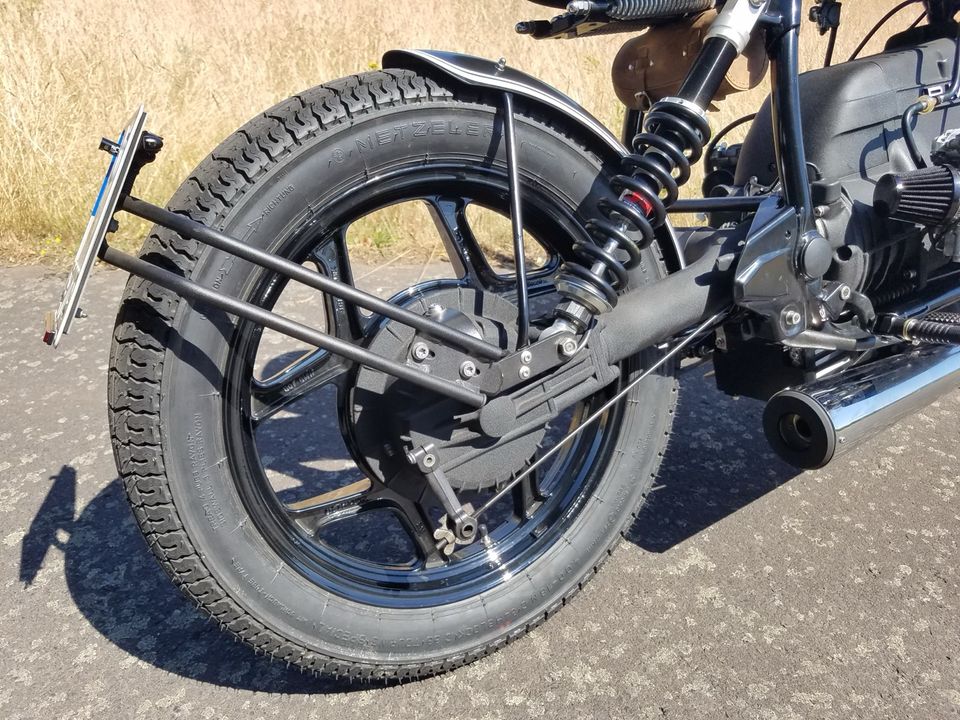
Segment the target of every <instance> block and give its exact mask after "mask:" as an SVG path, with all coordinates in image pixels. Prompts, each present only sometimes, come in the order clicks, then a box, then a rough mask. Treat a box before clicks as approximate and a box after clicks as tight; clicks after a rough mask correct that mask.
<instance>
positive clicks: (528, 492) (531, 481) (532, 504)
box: [513, 468, 548, 520]
mask: <svg viewBox="0 0 960 720" xmlns="http://www.w3.org/2000/svg"><path fill="white" fill-rule="evenodd" d="M547 497H548V496H547V495H545V494H544V493H543V491H542V490H541V489H540V469H539V468H536V469H535V470H534V471H533V472H532V473H530V474H529V475H527V476H526V477H525V478H523V480H521V481H520V482H519V483H518V484H517V485H516V486H515V487H514V488H513V513H514V515H515V516H516V517H517V519H519V520H527V519H529V518H531V517H533V513H534V512H536V510H537V508H538V507H540V505H542V504H543V501H544V500H546V499H547Z"/></svg>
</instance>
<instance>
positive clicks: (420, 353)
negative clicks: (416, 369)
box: [410, 342, 430, 362]
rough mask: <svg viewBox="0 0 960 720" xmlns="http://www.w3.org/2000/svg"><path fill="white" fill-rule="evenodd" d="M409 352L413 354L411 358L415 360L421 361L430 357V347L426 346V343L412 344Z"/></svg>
mask: <svg viewBox="0 0 960 720" xmlns="http://www.w3.org/2000/svg"><path fill="white" fill-rule="evenodd" d="M410 354H411V355H413V359H414V360H416V361H417V362H423V361H424V360H426V359H427V358H428V357H430V348H428V347H427V346H426V343H422V342H418V343H416V344H414V346H413V348H412V349H411V350H410Z"/></svg>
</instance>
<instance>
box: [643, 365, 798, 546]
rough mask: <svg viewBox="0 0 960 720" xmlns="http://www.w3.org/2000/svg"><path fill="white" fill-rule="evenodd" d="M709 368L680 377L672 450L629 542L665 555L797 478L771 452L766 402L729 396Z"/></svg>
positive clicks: (790, 468) (790, 469)
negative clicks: (765, 423) (764, 416)
mask: <svg viewBox="0 0 960 720" xmlns="http://www.w3.org/2000/svg"><path fill="white" fill-rule="evenodd" d="M711 368H712V365H711V364H710V363H706V364H702V365H699V366H696V367H693V368H687V369H684V370H683V371H682V372H681V380H682V382H681V391H680V399H679V403H678V406H677V412H676V420H675V422H674V426H673V434H672V436H671V440H670V445H669V446H668V448H667V452H666V454H665V455H664V457H663V463H662V464H661V466H660V474H659V476H658V477H657V479H656V481H655V483H654V492H653V493H652V494H651V495H650V496H649V498H648V499H647V503H646V505H645V506H644V508H643V510H642V511H641V512H640V515H639V516H638V517H637V520H636V522H635V523H634V525H633V527H632V528H631V529H630V532H629V533H628V534H627V539H628V540H630V542H632V543H634V544H635V545H637V546H638V547H640V548H642V549H644V550H647V551H648V552H655V553H662V552H666V551H667V550H670V549H671V548H672V547H674V546H676V545H678V544H679V543H682V542H683V541H684V540H687V539H688V538H691V537H693V536H694V535H697V534H698V533H700V532H702V531H703V530H706V529H707V528H709V527H710V526H711V525H713V524H714V523H717V522H720V521H721V520H723V519H724V518H726V517H727V516H728V515H732V514H733V513H735V512H737V511H738V510H740V509H741V508H743V507H746V506H747V505H749V504H750V503H752V502H754V501H755V500H758V499H759V498H761V497H763V496H764V495H766V494H767V493H768V492H770V491H772V490H775V489H777V488H778V487H780V486H781V485H783V484H784V483H786V482H787V481H789V480H790V479H792V478H794V477H796V475H797V474H798V472H799V471H798V470H796V469H795V468H793V467H791V466H790V465H787V464H786V463H784V462H783V461H781V460H780V459H779V458H778V457H777V456H776V455H774V454H773V452H772V451H771V450H770V447H769V445H768V444H767V440H766V438H765V437H764V435H763V426H762V423H761V415H762V413H763V403H762V402H758V401H756V400H749V399H744V398H731V397H729V396H727V395H724V394H723V393H721V392H720V391H718V390H717V389H716V386H715V385H714V381H713V378H712V377H707V376H706V372H707V370H709V369H711Z"/></svg>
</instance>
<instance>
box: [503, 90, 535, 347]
mask: <svg viewBox="0 0 960 720" xmlns="http://www.w3.org/2000/svg"><path fill="white" fill-rule="evenodd" d="M503 138H504V141H505V142H506V146H507V148H506V149H507V175H508V176H509V178H510V224H511V227H512V229H513V267H514V271H515V272H516V275H517V310H518V313H517V347H518V348H522V347H526V346H527V345H529V343H530V298H529V295H528V294H527V257H526V254H525V252H524V248H523V214H522V212H523V211H522V208H521V198H520V168H519V166H518V164H517V130H516V127H515V125H514V122H513V96H512V95H511V94H510V93H508V92H506V93H504V94H503Z"/></svg>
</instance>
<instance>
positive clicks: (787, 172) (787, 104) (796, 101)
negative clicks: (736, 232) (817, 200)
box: [768, 0, 813, 233]
mask: <svg viewBox="0 0 960 720" xmlns="http://www.w3.org/2000/svg"><path fill="white" fill-rule="evenodd" d="M780 11H781V16H782V24H781V25H779V26H777V27H774V28H771V29H770V30H769V31H768V32H769V33H770V34H771V35H772V36H773V37H774V39H775V42H774V45H773V49H772V52H771V65H772V66H773V68H772V70H771V73H770V77H771V80H772V88H771V93H770V97H771V101H772V111H773V112H772V118H773V142H774V150H775V152H776V156H777V169H778V171H779V174H780V180H781V182H782V184H783V197H784V200H786V202H787V204H788V205H790V206H792V207H793V208H795V209H796V211H797V214H798V215H799V216H800V228H801V233H802V232H804V231H806V230H808V229H809V228H810V227H812V222H811V220H812V213H813V210H812V208H813V205H812V202H813V201H812V200H811V198H810V177H809V174H808V172H807V154H806V150H805V149H804V146H803V122H802V119H801V116H800V83H799V82H798V80H797V78H798V77H799V75H800V49H799V48H800V24H801V22H802V19H803V18H802V13H803V8H802V3H801V0H781V2H780ZM777 34H779V37H777Z"/></svg>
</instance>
